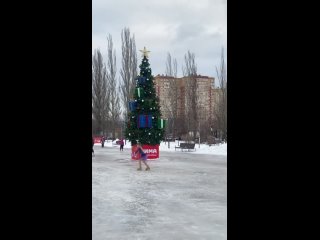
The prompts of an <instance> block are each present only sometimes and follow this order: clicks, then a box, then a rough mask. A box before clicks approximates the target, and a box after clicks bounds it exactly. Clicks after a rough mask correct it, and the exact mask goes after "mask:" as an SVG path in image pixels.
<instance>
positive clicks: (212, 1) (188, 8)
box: [92, 0, 227, 77]
mask: <svg viewBox="0 0 320 240" xmlns="http://www.w3.org/2000/svg"><path fill="white" fill-rule="evenodd" d="M92 9H93V13H92V15H93V17H92V18H93V19H92V21H93V23H92V29H93V30H92V31H93V32H92V50H94V49H96V48H99V49H100V50H101V52H102V54H103V56H104V58H105V54H106V49H107V35H108V34H109V33H110V34H111V35H112V39H113V44H114V47H115V49H116V56H117V70H118V72H117V75H118V76H119V75H120V74H119V70H120V68H121V64H120V61H121V30H122V29H123V28H124V27H128V28H130V32H131V33H132V34H134V35H135V41H136V48H137V53H138V64H140V63H141V59H142V57H141V53H140V51H139V50H140V49H143V47H144V46H145V47H146V48H147V50H150V51H151V53H150V55H149V63H150V67H151V69H152V74H153V76H156V75H157V74H164V73H165V69H166V67H165V66H166V65H165V63H166V58H167V53H168V52H170V53H171V56H172V57H174V58H176V59H177V62H178V77H181V76H182V70H181V68H182V65H184V55H185V54H186V53H187V51H188V50H190V51H191V52H192V53H194V54H195V60H196V63H197V67H198V74H201V75H205V76H211V77H216V70H215V67H216V66H218V65H219V63H220V55H221V48H222V47H224V49H225V58H226V54H227V0H92Z"/></svg>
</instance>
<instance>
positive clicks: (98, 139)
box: [94, 137, 102, 143]
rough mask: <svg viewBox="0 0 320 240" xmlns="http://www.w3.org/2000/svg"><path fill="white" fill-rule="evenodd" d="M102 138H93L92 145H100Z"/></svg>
mask: <svg viewBox="0 0 320 240" xmlns="http://www.w3.org/2000/svg"><path fill="white" fill-rule="evenodd" d="M101 138H102V137H94V143H101Z"/></svg>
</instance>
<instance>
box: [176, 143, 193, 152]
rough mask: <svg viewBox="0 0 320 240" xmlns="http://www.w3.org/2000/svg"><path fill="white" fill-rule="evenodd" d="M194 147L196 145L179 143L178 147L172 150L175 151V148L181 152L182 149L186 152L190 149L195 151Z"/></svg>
mask: <svg viewBox="0 0 320 240" xmlns="http://www.w3.org/2000/svg"><path fill="white" fill-rule="evenodd" d="M195 145H196V144H195V143H180V146H178V147H175V149H174V150H176V149H177V148H180V149H181V151H183V150H184V149H188V151H189V150H190V149H194V150H195V151H196V148H195Z"/></svg>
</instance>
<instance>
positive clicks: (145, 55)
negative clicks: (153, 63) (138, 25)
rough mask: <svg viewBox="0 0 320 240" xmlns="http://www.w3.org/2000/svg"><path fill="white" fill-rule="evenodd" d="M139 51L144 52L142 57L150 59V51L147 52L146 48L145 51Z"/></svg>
mask: <svg viewBox="0 0 320 240" xmlns="http://www.w3.org/2000/svg"><path fill="white" fill-rule="evenodd" d="M139 51H140V52H142V57H146V58H148V54H149V52H150V51H147V49H146V47H144V48H143V50H139Z"/></svg>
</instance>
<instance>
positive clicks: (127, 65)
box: [120, 28, 137, 119]
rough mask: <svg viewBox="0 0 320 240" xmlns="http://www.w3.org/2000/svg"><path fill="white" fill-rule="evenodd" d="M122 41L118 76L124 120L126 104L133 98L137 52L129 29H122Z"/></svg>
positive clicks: (126, 111) (126, 110)
mask: <svg viewBox="0 0 320 240" xmlns="http://www.w3.org/2000/svg"><path fill="white" fill-rule="evenodd" d="M121 40H122V69H121V70H120V75H121V78H122V82H121V88H120V89H121V95H122V103H123V109H124V110H123V114H124V119H127V114H128V102H129V100H130V98H132V96H133V91H134V88H135V78H136V77H137V52H136V45H135V39H134V35H133V36H132V37H130V30H129V28H124V29H123V30H122V32H121Z"/></svg>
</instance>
